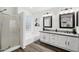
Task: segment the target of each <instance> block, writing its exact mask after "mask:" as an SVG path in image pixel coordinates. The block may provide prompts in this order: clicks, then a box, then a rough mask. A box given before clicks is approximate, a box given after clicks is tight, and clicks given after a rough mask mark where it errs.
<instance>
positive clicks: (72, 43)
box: [67, 37, 79, 51]
mask: <svg viewBox="0 0 79 59" xmlns="http://www.w3.org/2000/svg"><path fill="white" fill-rule="evenodd" d="M78 42H79V39H78V38H76V37H68V41H67V48H68V49H70V50H73V51H78V50H79V49H78V45H79V44H78Z"/></svg>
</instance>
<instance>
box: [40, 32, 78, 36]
mask: <svg viewBox="0 0 79 59" xmlns="http://www.w3.org/2000/svg"><path fill="white" fill-rule="evenodd" d="M40 32H43V33H49V34H57V35H65V36H72V37H79V34H73V33H63V32H55V31H40Z"/></svg>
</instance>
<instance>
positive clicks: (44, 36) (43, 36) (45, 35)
mask: <svg viewBox="0 0 79 59" xmlns="http://www.w3.org/2000/svg"><path fill="white" fill-rule="evenodd" d="M40 36H41V38H40V41H42V42H45V43H49V34H48V33H41V34H40Z"/></svg>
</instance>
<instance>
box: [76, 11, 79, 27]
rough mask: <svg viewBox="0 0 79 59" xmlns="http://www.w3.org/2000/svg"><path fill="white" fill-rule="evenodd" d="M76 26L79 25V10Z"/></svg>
mask: <svg viewBox="0 0 79 59" xmlns="http://www.w3.org/2000/svg"><path fill="white" fill-rule="evenodd" d="M76 16H77V17H76V26H79V11H78V12H77V14H76Z"/></svg>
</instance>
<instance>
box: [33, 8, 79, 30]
mask: <svg viewBox="0 0 79 59" xmlns="http://www.w3.org/2000/svg"><path fill="white" fill-rule="evenodd" d="M64 8H65V7H53V8H51V9H49V10H44V11H41V12H37V13H35V14H34V15H35V17H37V18H38V19H39V20H40V21H41V22H40V24H43V23H42V22H43V21H42V20H43V19H42V16H43V15H44V14H46V12H49V13H50V14H52V16H53V21H52V29H59V30H68V31H71V30H72V29H60V28H59V13H60V12H61V10H63V9H64ZM72 9H73V10H77V9H79V8H78V7H73V8H72ZM42 26H43V25H41V27H42ZM38 30H39V29H38Z"/></svg>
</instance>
